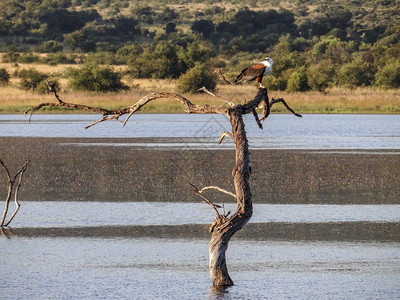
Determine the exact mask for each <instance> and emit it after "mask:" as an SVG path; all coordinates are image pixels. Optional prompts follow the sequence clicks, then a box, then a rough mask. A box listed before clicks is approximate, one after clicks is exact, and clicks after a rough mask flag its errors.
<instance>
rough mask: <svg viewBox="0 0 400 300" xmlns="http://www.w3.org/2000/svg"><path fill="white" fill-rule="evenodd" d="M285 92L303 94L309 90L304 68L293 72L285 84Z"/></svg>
mask: <svg viewBox="0 0 400 300" xmlns="http://www.w3.org/2000/svg"><path fill="white" fill-rule="evenodd" d="M286 90H287V91H288V92H305V91H308V90H310V86H309V85H308V80H307V74H306V72H305V69H304V68H301V69H299V70H295V71H293V73H292V74H291V75H290V77H289V80H288V82H287V86H286Z"/></svg>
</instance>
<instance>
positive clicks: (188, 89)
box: [178, 64, 217, 94]
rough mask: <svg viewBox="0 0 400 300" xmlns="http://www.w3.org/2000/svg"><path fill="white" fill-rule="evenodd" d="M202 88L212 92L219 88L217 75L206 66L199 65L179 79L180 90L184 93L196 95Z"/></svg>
mask: <svg viewBox="0 0 400 300" xmlns="http://www.w3.org/2000/svg"><path fill="white" fill-rule="evenodd" d="M202 86H204V87H206V88H207V89H208V90H210V91H213V90H215V87H216V86H217V79H216V76H215V74H214V73H213V72H212V70H211V68H210V67H208V66H207V65H205V64H197V65H196V66H194V67H193V68H191V69H189V70H188V71H187V72H186V73H185V74H183V75H181V76H180V77H179V79H178V90H179V91H180V92H182V93H189V94H196V93H198V92H199V89H200V88H201V87H202Z"/></svg>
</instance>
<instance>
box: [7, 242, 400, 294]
mask: <svg viewBox="0 0 400 300" xmlns="http://www.w3.org/2000/svg"><path fill="white" fill-rule="evenodd" d="M160 249H162V251H160ZM0 252H1V254H2V255H1V256H2V257H1V260H0V276H1V278H2V280H1V285H0V295H1V296H2V298H3V299H398V297H399V295H400V285H399V282H398V275H399V273H400V244H398V243H355V242H354V243H351V242H284V241H280V242H277V241H257V242H254V241H241V240H235V241H234V242H232V243H231V244H230V246H229V249H228V252H227V255H228V258H227V259H228V264H229V269H230V275H231V276H232V278H233V280H234V281H235V283H236V285H235V286H233V287H230V288H228V289H227V290H225V291H224V292H217V291H215V290H213V289H212V288H211V287H210V285H211V283H210V279H209V275H208V270H207V264H208V241H207V240H180V239H175V240H171V239H146V238H143V239H134V238H132V239H124V238H114V239H92V238H33V239H30V238H11V239H8V240H5V238H4V237H0Z"/></svg>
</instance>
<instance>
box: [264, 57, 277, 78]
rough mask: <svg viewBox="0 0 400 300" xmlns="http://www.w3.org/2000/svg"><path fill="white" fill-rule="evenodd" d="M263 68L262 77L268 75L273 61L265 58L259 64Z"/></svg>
mask: <svg viewBox="0 0 400 300" xmlns="http://www.w3.org/2000/svg"><path fill="white" fill-rule="evenodd" d="M261 63H262V64H263V65H264V66H265V70H264V75H268V74H269V73H271V71H272V65H273V64H274V61H273V60H272V58H270V57H266V58H265V60H264V61H263V62H261Z"/></svg>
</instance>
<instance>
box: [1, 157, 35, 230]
mask: <svg viewBox="0 0 400 300" xmlns="http://www.w3.org/2000/svg"><path fill="white" fill-rule="evenodd" d="M28 163H29V160H26V161H25V163H24V165H23V166H22V167H21V169H20V170H19V171H18V172H17V174H15V176H14V177H11V175H10V172H9V170H8V168H7V167H6V165H5V164H4V162H3V161H2V160H0V164H1V165H2V166H3V169H4V171H5V172H6V176H7V181H8V188H7V197H6V202H5V206H4V211H3V216H2V218H1V222H0V227H3V226H8V225H9V224H10V223H11V221H12V220H13V219H14V217H15V215H16V214H17V212H18V211H19V208H20V207H21V204H20V203H19V202H18V192H19V188H20V187H21V185H22V177H23V175H24V172H25V171H26V167H27V166H28ZM17 178H18V184H17V186H16V188H15V191H14V184H15V182H16V180H17ZM13 192H14V202H15V210H14V212H13V214H12V215H11V217H10V219H9V220H8V221H7V222H6V217H7V213H8V207H9V204H10V200H11V197H12V194H13Z"/></svg>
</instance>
